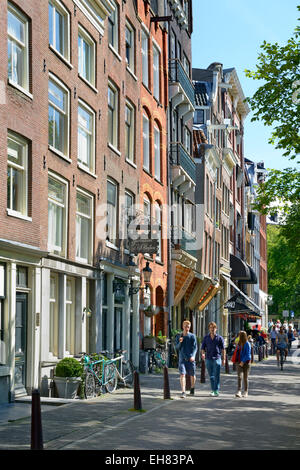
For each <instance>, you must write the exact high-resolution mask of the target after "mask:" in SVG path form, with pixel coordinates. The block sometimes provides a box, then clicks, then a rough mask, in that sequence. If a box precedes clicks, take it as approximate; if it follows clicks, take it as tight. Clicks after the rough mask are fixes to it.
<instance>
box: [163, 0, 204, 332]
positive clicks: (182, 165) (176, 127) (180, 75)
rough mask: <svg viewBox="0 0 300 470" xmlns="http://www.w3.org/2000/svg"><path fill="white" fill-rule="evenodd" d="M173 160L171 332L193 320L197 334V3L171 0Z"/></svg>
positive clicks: (170, 142) (170, 154)
mask: <svg viewBox="0 0 300 470" xmlns="http://www.w3.org/2000/svg"><path fill="white" fill-rule="evenodd" d="M166 5H167V15H168V16H171V17H172V20H171V21H170V23H169V37H168V45H169V47H168V68H169V109H168V158H169V162H168V164H169V204H170V212H171V214H170V228H171V233H170V259H169V269H168V272H169V288H168V290H169V305H170V318H169V321H170V328H173V329H181V327H182V321H183V320H184V319H189V320H190V321H191V323H192V329H193V331H194V330H195V318H196V316H195V315H196V312H195V309H194V307H195V305H192V304H190V303H189V302H190V296H191V294H192V292H193V290H194V288H195V286H196V285H197V282H198V278H197V275H198V273H197V257H196V235H195V218H196V206H195V186H196V166H195V162H194V159H193V151H192V149H193V135H192V123H193V120H192V118H193V114H194V109H195V95H194V87H193V84H192V65H191V64H192V56H191V35H192V31H193V12H192V1H189V0H184V1H177V0H176V1H175V0H174V1H173V0H168V2H166Z"/></svg>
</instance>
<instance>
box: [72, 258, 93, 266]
mask: <svg viewBox="0 0 300 470" xmlns="http://www.w3.org/2000/svg"><path fill="white" fill-rule="evenodd" d="M75 261H76V263H78V264H82V265H84V266H89V267H92V266H93V265H92V263H91V262H90V261H88V260H86V259H82V258H75Z"/></svg>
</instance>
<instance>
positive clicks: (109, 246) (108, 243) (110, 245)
mask: <svg viewBox="0 0 300 470" xmlns="http://www.w3.org/2000/svg"><path fill="white" fill-rule="evenodd" d="M105 245H106V246H107V248H111V249H112V250H115V251H120V248H118V247H117V246H116V245H114V244H113V243H111V242H109V241H107V240H106V242H105Z"/></svg>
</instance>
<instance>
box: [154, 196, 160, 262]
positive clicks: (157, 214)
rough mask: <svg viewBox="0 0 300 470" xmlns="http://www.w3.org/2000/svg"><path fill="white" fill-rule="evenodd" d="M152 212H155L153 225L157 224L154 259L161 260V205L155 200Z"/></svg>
mask: <svg viewBox="0 0 300 470" xmlns="http://www.w3.org/2000/svg"><path fill="white" fill-rule="evenodd" d="M154 214H155V225H158V226H159V229H158V237H157V239H158V251H157V254H156V257H155V261H162V207H161V205H160V204H159V203H158V202H157V201H156V202H155V204H154Z"/></svg>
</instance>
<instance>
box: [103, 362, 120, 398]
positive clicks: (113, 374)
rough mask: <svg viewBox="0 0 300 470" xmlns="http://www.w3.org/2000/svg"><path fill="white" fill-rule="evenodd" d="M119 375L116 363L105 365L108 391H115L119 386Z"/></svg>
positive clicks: (105, 381)
mask: <svg viewBox="0 0 300 470" xmlns="http://www.w3.org/2000/svg"><path fill="white" fill-rule="evenodd" d="M117 382H118V376H117V370H116V366H115V364H106V365H105V366H104V385H105V388H106V391H107V392H108V393H113V392H114V391H115V390H116V388H117Z"/></svg>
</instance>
